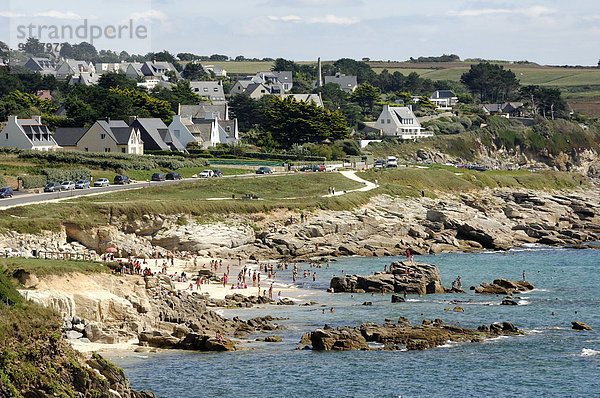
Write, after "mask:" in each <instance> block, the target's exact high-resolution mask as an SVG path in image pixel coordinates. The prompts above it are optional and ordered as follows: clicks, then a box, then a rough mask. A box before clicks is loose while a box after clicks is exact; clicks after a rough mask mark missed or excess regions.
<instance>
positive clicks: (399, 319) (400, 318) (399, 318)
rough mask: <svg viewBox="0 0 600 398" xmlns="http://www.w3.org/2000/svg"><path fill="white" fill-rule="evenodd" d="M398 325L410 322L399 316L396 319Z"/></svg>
mask: <svg viewBox="0 0 600 398" xmlns="http://www.w3.org/2000/svg"><path fill="white" fill-rule="evenodd" d="M398 323H400V324H403V323H410V321H409V320H408V318H407V317H405V316H400V317H398Z"/></svg>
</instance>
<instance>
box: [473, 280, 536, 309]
mask: <svg viewBox="0 0 600 398" xmlns="http://www.w3.org/2000/svg"><path fill="white" fill-rule="evenodd" d="M533 289H535V286H533V284H532V283H530V282H527V281H511V280H508V279H495V280H494V282H493V283H491V284H490V283H486V282H483V283H482V284H481V285H479V286H477V287H474V288H472V290H475V293H481V294H501V295H504V296H506V295H509V296H512V295H513V294H515V293H520V292H527V291H529V290H533ZM511 304H512V303H509V305H511Z"/></svg>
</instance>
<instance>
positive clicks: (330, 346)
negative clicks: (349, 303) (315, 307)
mask: <svg viewBox="0 0 600 398" xmlns="http://www.w3.org/2000/svg"><path fill="white" fill-rule="evenodd" d="M399 322H400V321H399ZM522 334H524V332H522V331H520V330H519V329H517V328H516V327H515V326H514V325H513V324H512V323H510V322H504V323H501V324H500V323H493V324H491V325H489V326H487V325H483V326H480V327H479V328H477V329H468V328H462V327H458V326H452V325H444V324H443V322H442V321H441V320H440V319H436V320H435V321H433V322H432V321H427V322H425V321H424V324H423V325H410V324H408V323H406V322H404V321H403V322H402V323H401V324H392V323H385V324H383V325H377V324H374V323H364V324H362V325H361V326H360V327H358V328H352V327H338V328H337V329H332V328H329V327H327V326H326V327H325V328H322V329H317V330H315V331H314V332H308V333H305V334H304V335H303V336H302V339H301V340H300V343H301V344H309V345H312V349H313V350H317V351H347V350H370V349H376V350H380V349H384V350H399V349H404V348H406V349H408V350H426V349H428V348H433V347H437V346H440V345H443V344H445V343H446V342H448V341H455V342H481V341H483V340H485V339H488V338H493V337H498V336H501V335H507V336H517V335H522ZM369 343H377V344H380V345H381V347H378V348H370V347H369Z"/></svg>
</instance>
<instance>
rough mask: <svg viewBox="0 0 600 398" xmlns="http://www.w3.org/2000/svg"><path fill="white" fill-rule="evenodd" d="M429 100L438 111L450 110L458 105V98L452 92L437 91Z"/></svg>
mask: <svg viewBox="0 0 600 398" xmlns="http://www.w3.org/2000/svg"><path fill="white" fill-rule="evenodd" d="M429 99H430V100H431V102H433V103H434V104H435V105H436V106H437V108H438V109H450V108H452V107H453V106H454V105H456V104H458V97H457V96H456V94H454V93H453V92H452V91H451V90H436V91H435V93H433V94H432V95H431V97H430V98H429Z"/></svg>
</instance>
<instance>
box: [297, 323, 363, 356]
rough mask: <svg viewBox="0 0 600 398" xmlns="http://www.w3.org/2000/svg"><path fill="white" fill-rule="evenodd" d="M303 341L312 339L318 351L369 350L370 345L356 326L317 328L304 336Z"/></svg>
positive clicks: (314, 347)
mask: <svg viewBox="0 0 600 398" xmlns="http://www.w3.org/2000/svg"><path fill="white" fill-rule="evenodd" d="M301 341H304V342H307V341H310V344H311V345H312V347H313V350H317V351H352V350H367V349H369V345H368V344H367V341H366V340H365V338H364V337H363V336H362V334H361V333H360V331H359V330H358V329H356V328H348V327H340V328H337V329H317V330H315V331H314V332H310V333H307V334H305V336H302V339H301Z"/></svg>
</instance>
